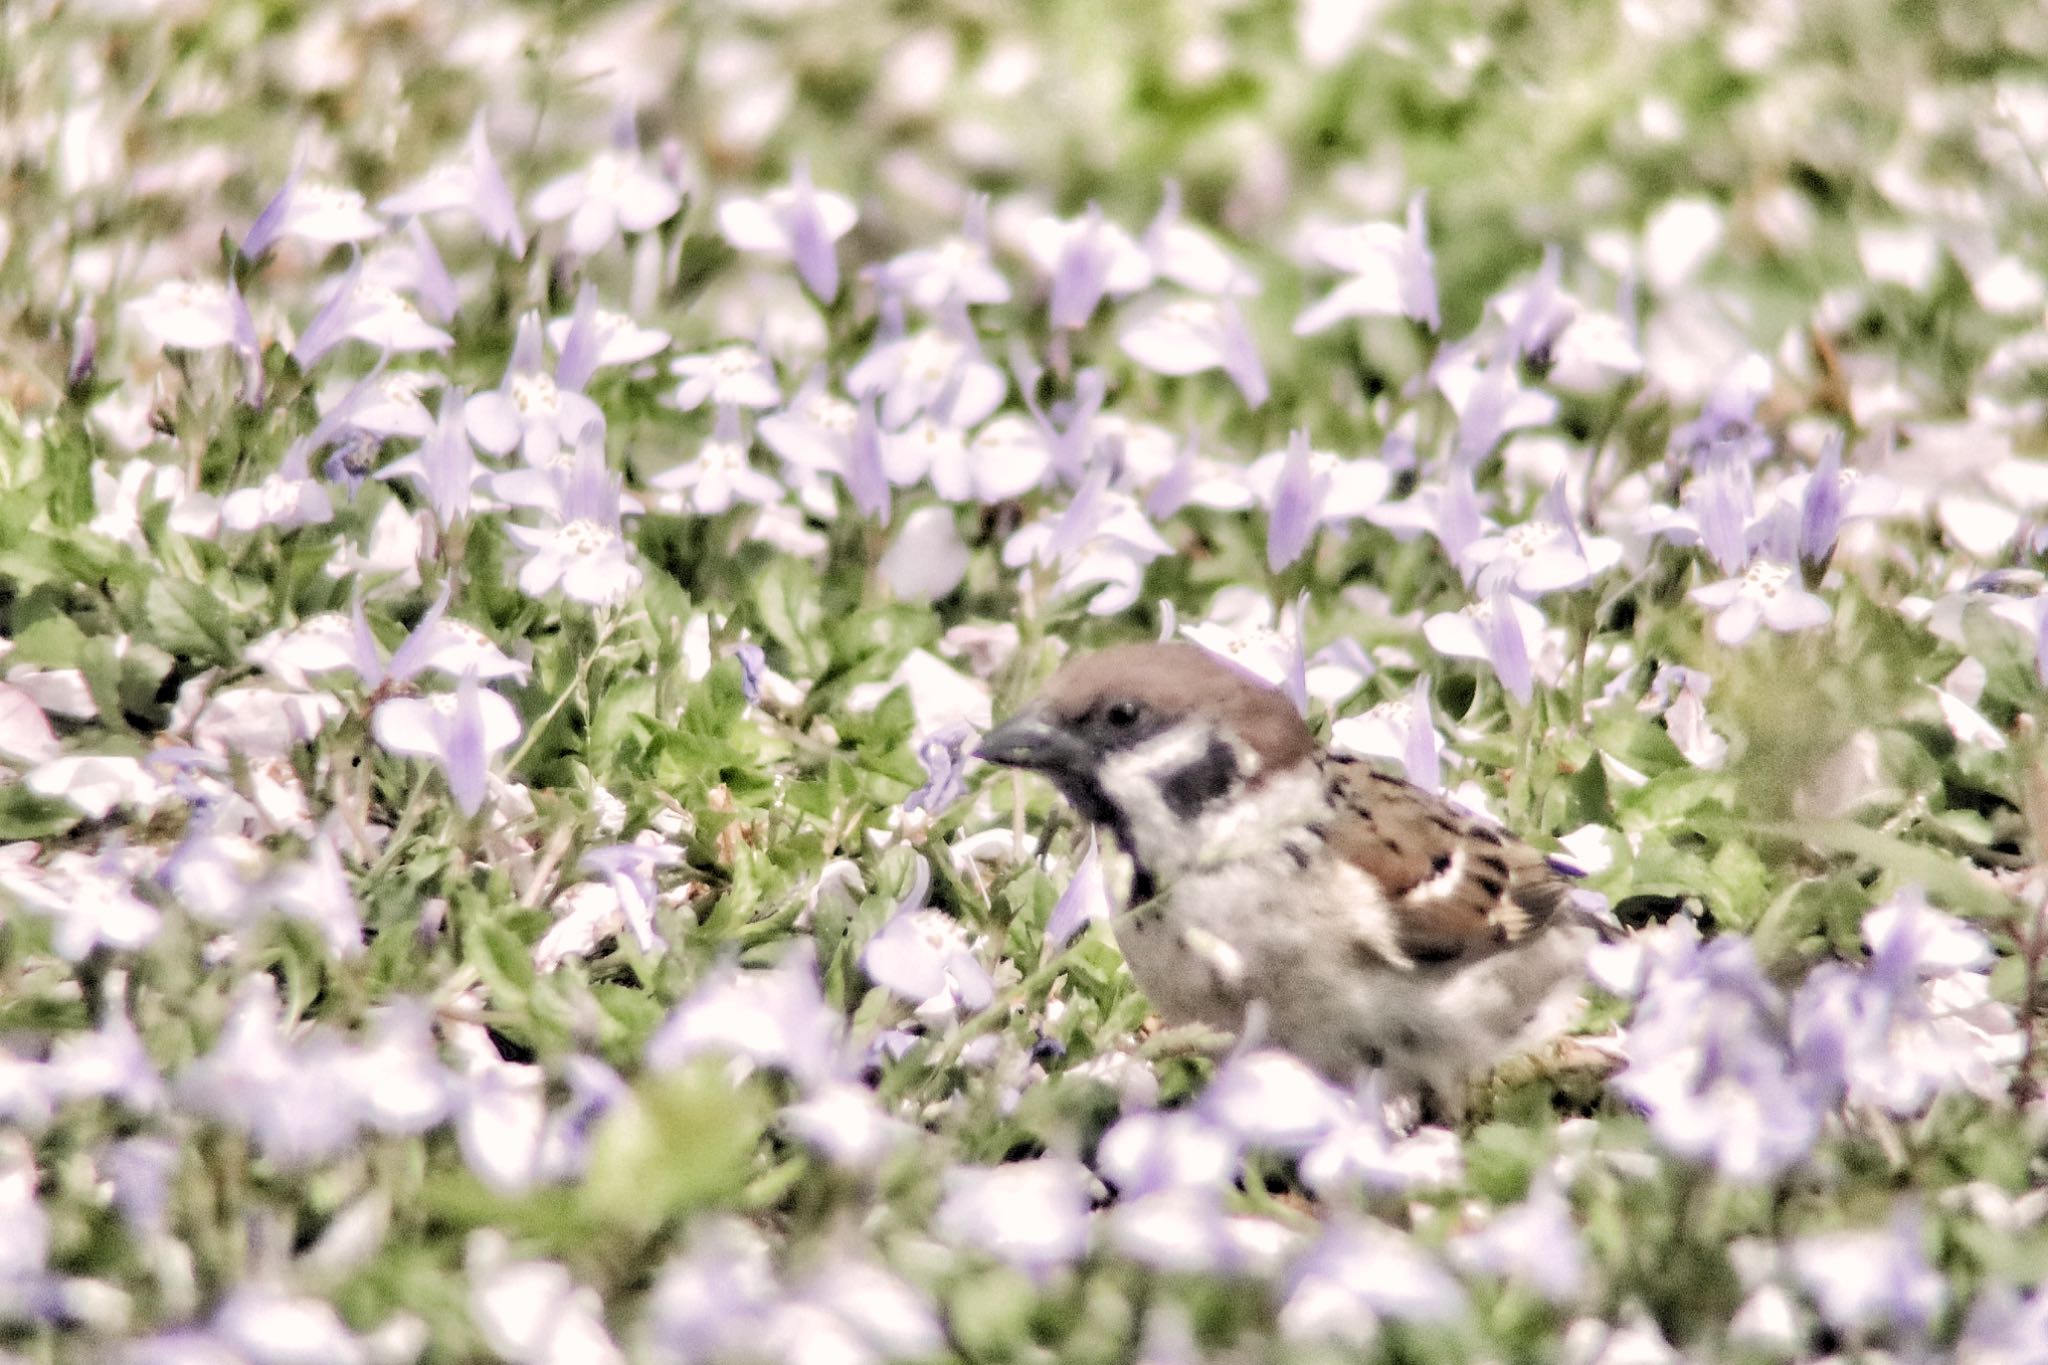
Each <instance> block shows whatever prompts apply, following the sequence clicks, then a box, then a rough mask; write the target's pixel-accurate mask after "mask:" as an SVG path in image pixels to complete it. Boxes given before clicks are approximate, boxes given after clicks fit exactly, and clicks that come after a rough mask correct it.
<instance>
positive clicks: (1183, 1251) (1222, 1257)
mask: <svg viewBox="0 0 2048 1365" xmlns="http://www.w3.org/2000/svg"><path fill="white" fill-rule="evenodd" d="M1103 1218H1104V1222H1105V1224H1106V1231H1107V1234H1108V1236H1107V1242H1108V1244H1109V1245H1110V1246H1111V1247H1113V1248H1115V1249H1116V1250H1117V1251H1118V1252H1121V1253H1122V1254H1123V1255H1125V1256H1128V1257H1129V1258H1131V1259H1132V1260H1134V1261H1137V1262H1138V1263H1139V1264H1141V1265H1146V1266H1150V1267H1152V1268H1153V1269H1155V1270H1163V1271H1167V1272H1169V1273H1173V1274H1180V1275H1230V1274H1235V1273H1239V1272H1240V1271H1241V1270H1244V1269H1247V1268H1249V1267H1248V1266H1247V1265H1246V1264H1245V1263H1246V1262H1248V1261H1249V1260H1250V1259H1251V1258H1250V1257H1247V1256H1245V1255H1244V1254H1243V1247H1242V1245H1241V1239H1240V1238H1239V1237H1237V1236H1234V1235H1233V1234H1235V1233H1238V1232H1239V1230H1240V1228H1241V1227H1242V1226H1243V1225H1244V1224H1246V1223H1250V1222H1252V1221H1254V1220H1252V1219H1249V1218H1242V1217H1240V1218H1232V1217H1231V1216H1230V1214H1229V1213H1228V1211H1227V1210H1226V1209H1225V1207H1224V1202H1223V1192H1222V1190H1221V1189H1218V1188H1214V1187H1205V1186H1182V1187H1179V1188H1174V1189H1162V1190H1155V1191H1153V1192H1152V1193H1150V1194H1141V1195H1138V1196H1136V1197H1135V1198H1124V1199H1120V1200H1118V1201H1117V1202H1116V1204H1115V1205H1114V1206H1113V1207H1111V1208H1110V1209H1109V1210H1107V1212H1106V1213H1105V1214H1104V1215H1103Z"/></svg>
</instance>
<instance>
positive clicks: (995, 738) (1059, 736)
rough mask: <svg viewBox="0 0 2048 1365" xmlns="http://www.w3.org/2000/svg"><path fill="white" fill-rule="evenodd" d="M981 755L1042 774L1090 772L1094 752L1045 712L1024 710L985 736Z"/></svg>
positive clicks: (978, 751) (978, 752)
mask: <svg viewBox="0 0 2048 1365" xmlns="http://www.w3.org/2000/svg"><path fill="white" fill-rule="evenodd" d="M974 753H975V756H976V757H977V758H984V759H987V760H988V761H989V762H990V763H1001V764H1003V765H1005V766H1007V767H1011V768H1030V769H1032V770H1033V771H1035V772H1042V773H1081V772H1086V771H1087V770H1088V768H1089V766H1090V764H1091V763H1092V762H1093V755H1091V754H1090V753H1089V752H1088V748H1087V746H1086V745H1084V744H1082V743H1081V741H1079V740H1078V739H1076V738H1074V736H1073V735H1071V734H1069V733H1068V732H1067V731H1066V729H1065V728H1064V727H1062V726H1061V725H1059V724H1058V723H1057V722H1056V721H1054V720H1053V718H1052V717H1051V716H1049V715H1047V714H1046V713H1045V712H1044V711H1041V710H1038V709H1036V708H1034V709H1032V710H1028V711H1020V712H1018V713H1017V714H1016V715H1014V716H1012V717H1010V718H1009V719H1008V720H1006V721H1004V722H1003V723H1002V724H1001V725H998V726H997V727H996V728H995V729H993V730H991V731H989V732H988V733H987V734H985V735H983V736H982V737H981V743H980V744H978V745H976V746H975V750H974Z"/></svg>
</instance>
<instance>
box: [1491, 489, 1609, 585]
mask: <svg viewBox="0 0 2048 1365" xmlns="http://www.w3.org/2000/svg"><path fill="white" fill-rule="evenodd" d="M1619 563H1621V546H1620V545H1619V544H1618V543H1617V542H1615V541H1613V540H1610V539H1608V538H1607V537H1605V536H1596V535H1592V534H1590V533H1588V532H1585V531H1581V530H1580V529H1579V526H1578V516H1577V514H1576V513H1574V512H1573V511H1572V510H1571V508H1570V506H1569V505H1568V504H1567V503H1566V501H1565V496H1564V483H1563V479H1562V477H1560V479H1559V481H1558V482H1557V483H1556V484H1554V485H1552V487H1551V491H1550V494H1549V495H1548V496H1547V497H1546V498H1545V499H1544V506H1543V515H1542V516H1541V517H1538V518H1534V519H1532V520H1529V521H1525V522H1520V523H1518V524H1516V525H1514V526H1510V527H1509V528H1508V529H1507V530H1506V531H1503V532H1501V533H1500V534H1498V535H1490V536H1481V537H1479V538H1478V539H1477V540H1474V541H1472V542H1470V543H1469V544H1468V545H1466V546H1465V549H1464V552H1463V553H1462V554H1460V555H1459V556H1458V566H1459V568H1460V569H1462V570H1463V571H1464V573H1465V576H1466V577H1467V578H1468V579H1470V580H1471V582H1472V583H1473V585H1474V587H1475V588H1477V590H1478V591H1480V592H1484V593H1489V594H1490V593H1492V592H1493V591H1494V590H1495V589H1496V588H1506V589H1510V590H1512V591H1514V592H1516V593H1519V594H1521V595H1522V596H1524V597H1542V596H1544V595H1545V594H1548V593H1553V592H1570V591H1575V590H1577V589H1579V588H1584V587H1587V586H1590V585H1591V584H1592V583H1593V581H1594V580H1595V579H1597V578H1599V577H1600V575H1602V574H1604V573H1606V572H1607V571H1608V570H1609V569H1612V568H1613V567H1615V566H1616V565H1617V564H1619Z"/></svg>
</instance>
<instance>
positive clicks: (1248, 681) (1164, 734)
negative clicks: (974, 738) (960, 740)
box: [977, 644, 1315, 860]
mask: <svg viewBox="0 0 2048 1365" xmlns="http://www.w3.org/2000/svg"><path fill="white" fill-rule="evenodd" d="M1314 751H1315V740H1314V737H1313V736H1312V735H1311V734H1310V733H1309V729H1308V726H1307V724H1306V723H1304V722H1303V720H1302V718H1301V715H1300V713H1299V712H1297V711H1296V710H1295V708H1294V704H1293V703H1292V702H1290V701H1289V700H1288V699H1287V698H1286V697H1285V696H1284V695H1283V694H1282V693H1281V692H1279V691H1278V690H1276V689H1274V688H1272V687H1268V686H1267V685H1266V684H1265V683H1263V682H1261V681H1260V680H1259V679H1257V678H1256V677H1253V676H1252V675H1251V674H1250V673H1247V672H1246V671H1244V670H1243V669H1241V668H1239V667H1237V666H1236V665H1234V664H1232V663H1229V662H1228V661H1226V660H1224V659H1222V658H1220V657H1218V656H1217V655H1215V654H1212V653H1210V652H1209V651H1208V650H1205V649H1202V648H1200V647H1198V646H1196V645H1190V644H1142V645H1119V646H1116V647H1114V648H1111V649H1105V650H1101V651H1098V652H1096V653H1093V654H1086V655H1083V656H1081V657H1080V658H1077V659H1073V660H1070V661H1069V662H1067V663H1066V664H1065V665H1063V666H1062V667H1061V668H1060V670H1059V672H1057V673H1055V674H1054V675H1053V678H1052V681H1051V682H1049V683H1048V684H1046V688H1045V691H1044V692H1043V693H1041V694H1040V695H1039V697H1038V698H1037V699H1036V700H1035V701H1033V702H1032V703H1030V704H1029V705H1028V706H1026V707H1025V708H1024V709H1023V710H1022V711H1020V712H1018V713H1017V714H1016V715H1015V716H1012V717H1011V718H1010V719H1009V720H1006V721H1004V722H1003V723H1002V724H1001V725H998V726H997V727H996V728H995V729H993V730H991V731H989V732H988V734H986V735H985V736H983V737H982V741H981V745H980V747H979V749H978V750H977V752H978V753H979V754H980V756H981V757H982V758H985V759H987V760H988V761H989V762H991V763H1002V764H1007V765H1009V766H1011V767H1016V768H1025V769H1029V770H1031V771H1033V772H1037V773H1040V774H1042V775H1043V776H1044V777H1045V778H1046V779H1047V780H1048V781H1050V782H1051V783H1052V784H1053V785H1054V786H1055V787H1057V788H1058V789H1059V790H1060V793H1061V795H1063V796H1065V797H1066V798H1067V800H1068V801H1069V802H1071V803H1072V804H1073V805H1074V807H1075V808H1076V809H1077V810H1078V811H1079V812H1080V813H1081V814H1082V815H1083V816H1085V817H1086V818H1087V819H1089V820H1091V821H1094V822H1095V823H1096V824H1099V825H1104V826H1107V827H1109V828H1110V829H1112V830H1114V831H1115V832H1116V833H1117V835H1118V837H1119V838H1121V839H1122V840H1123V842H1124V844H1125V846H1126V847H1128V848H1130V850H1131V852H1132V853H1133V854H1135V855H1137V856H1139V857H1140V859H1141V860H1145V859H1146V857H1147V853H1148V852H1149V851H1151V850H1149V849H1148V848H1147V845H1149V844H1154V843H1156V842H1157V839H1158V837H1161V836H1165V835H1167V834H1168V833H1169V832H1170V831H1171V830H1172V828H1173V826H1174V824H1175V822H1178V824H1179V825H1181V826H1189V827H1192V826H1193V825H1194V824H1195V823H1196V821H1197V817H1198V816H1200V815H1201V814H1202V812H1203V811H1205V810H1206V809H1208V808H1209V807H1210V806H1212V805H1213V804H1215V803H1216V802H1218V801H1221V800H1224V799H1226V798H1229V797H1231V796H1232V795H1234V794H1238V793H1241V792H1243V791H1245V790H1247V789H1249V788H1253V787H1256V786H1258V785H1259V784H1260V783H1261V782H1263V781H1264V780H1265V778H1266V777H1267V776H1268V775H1270V774H1271V773H1274V772H1278V771H1281V770H1284V769H1289V768H1293V767H1295V766H1296V765H1298V764H1300V763H1302V762H1303V761H1304V760H1306V759H1308V758H1309V757H1310V756H1311V755H1312V754H1313V753H1314Z"/></svg>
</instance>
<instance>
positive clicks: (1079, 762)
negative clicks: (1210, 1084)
mask: <svg viewBox="0 0 2048 1365" xmlns="http://www.w3.org/2000/svg"><path fill="white" fill-rule="evenodd" d="M977 752H978V754H979V755H980V757H982V758H984V759H986V760H988V761H989V762H992V763H998V764H1004V765H1007V766H1010V767H1015V768H1021V769H1026V770H1029V771H1031V772H1035V773H1038V774H1040V775H1041V776H1043V777H1044V778H1045V779H1047V780H1048V781H1049V782H1051V783H1052V785H1053V786H1054V787H1055V788H1057V789H1058V791H1059V792H1060V794H1061V795H1062V796H1063V797H1065V798H1066V800H1067V802H1068V803H1069V804H1070V805H1072V806H1073V808H1074V809H1075V810H1076V811H1077V812H1078V813H1079V814H1080V815H1081V816H1082V817H1083V818H1085V819H1087V820H1088V821H1090V822H1092V823H1093V824H1094V825H1096V826H1097V827H1099V828H1101V829H1104V830H1107V831H1108V832H1109V833H1110V834H1111V835H1113V836H1114V837H1115V839H1116V841H1117V843H1118V844H1119V845H1121V847H1122V849H1123V851H1124V852H1125V853H1126V854H1127V855H1128V856H1129V860H1130V889H1129V896H1128V900H1129V905H1128V907H1127V908H1126V909H1125V910H1124V911H1123V912H1122V913H1119V914H1118V915H1117V916H1116V917H1115V919H1114V921H1113V924H1114V932H1115V935H1116V940H1117V946H1118V947H1119V948H1120V949H1121V950H1122V952H1123V955H1124V958H1125V960H1126V961H1127V962H1128V963H1129V965H1130V969H1131V974H1132V976H1133V977H1134V978H1136V980H1137V983H1138V985H1139V987H1140V988H1141V989H1143V990H1144V992H1145V994H1146V996H1147V997H1148V998H1149V999H1150V1001H1151V1003H1152V1005H1153V1008H1154V1009H1155V1010H1156V1011H1157V1012H1158V1014H1159V1015H1160V1017H1161V1019H1162V1020H1164V1021H1166V1022H1168V1023H1200V1024H1206V1025H1209V1026H1211V1027H1213V1028H1218V1029H1222V1030H1226V1031H1229V1032H1232V1033H1243V1032H1244V1031H1246V1030H1247V1028H1248V1027H1249V1028H1250V1029H1251V1030H1252V1031H1253V1032H1254V1033H1256V1032H1258V1030H1259V1029H1261V1028H1263V1037H1264V1040H1266V1041H1270V1042H1272V1043H1274V1044H1277V1045H1278V1046H1280V1047H1283V1048H1285V1049H1287V1050H1288V1051H1290V1052H1292V1053H1294V1054H1295V1055H1296V1056H1297V1057H1299V1058H1301V1059H1302V1060H1303V1061H1304V1062H1306V1063H1308V1064H1309V1065H1310V1066H1312V1067H1314V1068H1315V1069H1316V1070H1318V1071H1320V1072H1321V1073H1323V1074H1324V1075H1325V1076H1327V1077H1328V1078H1330V1079H1331V1080H1333V1081H1335V1082H1338V1083H1339V1084H1346V1085H1348V1084H1352V1083H1354V1082H1356V1081H1358V1080H1360V1079H1361V1078H1362V1074H1363V1073H1366V1072H1377V1073H1379V1075H1380V1077H1381V1078H1382V1082H1383V1085H1384V1087H1385V1089H1384V1092H1383V1093H1384V1095H1385V1096H1386V1098H1387V1099H1388V1100H1389V1101H1391V1102H1393V1103H1396V1104H1407V1105H1412V1106H1414V1109H1413V1112H1415V1113H1416V1114H1417V1115H1418V1116H1420V1117H1425V1118H1435V1119H1441V1120H1445V1121H1450V1120H1455V1119H1456V1118H1458V1117H1460V1116H1461V1115H1462V1113H1463V1111H1464V1107H1465V1100H1466V1097H1467V1094H1468V1091H1469V1089H1470V1086H1471V1083H1472V1082H1473V1081H1474V1080H1475V1079H1476V1078H1478V1077H1479V1076H1482V1075H1483V1074H1485V1073H1486V1072H1487V1071H1489V1070H1490V1069H1491V1068H1493V1067H1494V1066H1496V1065H1498V1064H1499V1063H1500V1062H1502V1061H1505V1060H1507V1059H1509V1058H1510V1057H1514V1056H1516V1055H1519V1054H1521V1053H1524V1052H1527V1051H1530V1050H1533V1049H1534V1048H1536V1047H1538V1046H1540V1045H1541V1044H1543V1043H1545V1042H1546V1041H1548V1040H1549V1039H1550V1038H1552V1037H1554V1036H1555V1035H1557V1034H1559V1033H1561V1032H1563V1030H1564V1029H1565V1027H1567V1026H1568V1024H1569V1023H1570V1021H1571V1017H1572V1014H1573V1012H1574V1011H1575V1009H1576V1008H1577V1003H1578V998H1579V984H1580V981H1581V977H1582V971H1583V964H1584V960H1585V956H1586V953H1587V951H1588V949H1590V948H1591V947H1592V946H1593V945H1594V944H1595V943H1596V942H1598V941H1599V940H1600V939H1601V938H1603V937H1605V936H1606V930H1605V929H1604V927H1603V925H1602V924H1601V923H1600V922H1599V921H1598V920H1597V919H1595V918H1593V917H1592V916H1591V915H1589V914H1587V913H1584V912H1581V911H1579V910H1578V909H1577V908H1576V906H1575V905H1574V902H1573V897H1572V878H1573V877H1574V876H1575V875H1578V874H1577V872H1576V869H1573V868H1571V867H1570V866H1569V865H1568V864H1565V863H1562V862H1559V861H1558V860H1555V859H1552V858H1549V857H1546V856H1545V855H1544V854H1543V853H1541V852H1539V851H1538V850H1536V849H1534V848H1532V847H1530V846H1529V845H1528V844H1526V843H1524V842H1522V841H1521V840H1520V839H1517V838H1516V837H1514V836H1513V835H1512V834H1508V833H1506V832H1504V831H1502V830H1500V829H1498V828H1496V827H1494V826H1492V825H1490V824H1488V823H1486V822H1485V821H1483V820H1481V819H1479V818H1477V817H1475V816H1473V815H1471V814H1469V813H1467V812H1466V811H1464V810H1462V809H1460V808H1459V807H1457V806H1454V805H1452V804H1451V803H1450V802H1448V801H1446V800H1444V799H1443V798H1442V797H1439V796H1436V795H1433V794H1431V793H1430V792H1427V791H1425V790H1423V789H1422V788H1420V787H1418V786H1415V785H1414V784H1413V783H1410V782H1406V781H1403V780H1402V779H1401V778H1398V777H1393V776H1390V775H1389V774H1386V773H1383V772H1380V771H1378V770H1377V769H1375V768H1373V767H1372V766H1371V765H1369V764H1368V763H1366V762H1364V761H1362V760H1360V759H1356V758H1353V757H1350V756H1347V755H1344V754H1336V753H1329V752H1327V751H1324V750H1322V749H1321V748H1319V747H1318V745H1317V744H1316V741H1315V737H1314V735H1313V733H1312V732H1311V731H1310V730H1309V727H1308V725H1307V723H1306V722H1305V721H1304V720H1303V719H1302V717H1301V714H1300V712H1299V711H1297V710H1296V709H1295V706H1294V703H1293V702H1291V701H1289V700H1288V699H1287V697H1286V696H1285V695H1284V694H1282V693H1281V692H1280V691H1278V690H1277V689H1275V688H1272V687H1269V686H1267V685H1266V684H1265V683H1264V682H1262V681H1260V680H1259V679H1258V678H1256V677H1254V676H1253V675H1252V674H1250V673H1248V672H1245V671H1244V670H1242V669H1240V668H1238V667H1237V666H1236V665H1235V664H1232V663H1230V662H1228V661H1227V660H1225V659H1223V658H1222V657H1221V656H1219V655H1216V654H1212V653H1210V652H1209V651H1208V650H1205V649H1203V648H1201V647H1199V646H1197V645H1192V644H1142V645H1123V646H1117V647H1114V648H1110V649H1105V650H1101V651H1099V652H1096V653H1092V654H1087V655H1084V656H1081V657H1078V658H1075V659H1072V660H1070V661H1068V662H1067V663H1066V664H1064V665H1063V666H1062V667H1061V668H1060V669H1059V670H1058V672H1057V673H1055V674H1054V676H1053V678H1052V680H1051V681H1050V682H1049V683H1048V684H1047V685H1046V688H1045V690H1044V692H1043V693H1042V694H1041V695H1040V696H1039V697H1038V698H1037V699H1036V700H1035V701H1033V702H1032V703H1030V704H1029V705H1028V706H1027V707H1025V709H1023V710H1022V711H1020V712H1019V713H1018V714H1017V715H1015V716H1013V717H1011V718H1010V719H1009V720H1007V721H1005V722H1003V723H1002V724H1001V725H999V726H997V727H995V728H994V729H993V730H990V731H989V732H988V733H987V734H986V735H984V736H983V738H982V740H981V743H980V745H979V748H978V750H977Z"/></svg>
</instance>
